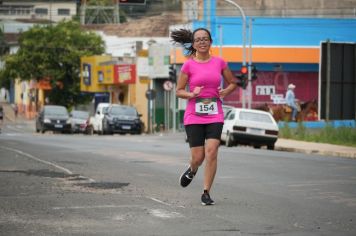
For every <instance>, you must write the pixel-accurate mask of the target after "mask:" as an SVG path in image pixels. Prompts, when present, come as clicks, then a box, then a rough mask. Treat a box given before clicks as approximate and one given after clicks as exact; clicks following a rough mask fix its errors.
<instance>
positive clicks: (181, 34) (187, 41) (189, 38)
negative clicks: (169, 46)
mask: <svg viewBox="0 0 356 236" xmlns="http://www.w3.org/2000/svg"><path fill="white" fill-rule="evenodd" d="M199 30H204V31H205V32H207V33H208V35H209V38H210V42H213V40H212V38H211V34H210V32H209V30H207V29H205V28H198V29H195V30H194V31H193V32H192V31H190V30H189V29H179V30H173V31H172V33H171V38H172V41H173V42H174V43H176V44H180V45H181V46H183V48H184V52H183V54H184V55H185V56H191V55H193V54H195V52H196V50H195V49H194V48H193V40H194V34H195V32H197V31H199Z"/></svg>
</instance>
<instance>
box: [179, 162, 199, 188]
mask: <svg viewBox="0 0 356 236" xmlns="http://www.w3.org/2000/svg"><path fill="white" fill-rule="evenodd" d="M195 174H196V172H195V173H194V172H192V170H191V169H190V166H189V167H188V169H187V170H186V171H185V172H184V173H183V174H182V175H181V176H180V185H181V186H182V187H183V188H185V187H187V186H188V185H189V184H190V182H192V180H193V178H194V176H195Z"/></svg>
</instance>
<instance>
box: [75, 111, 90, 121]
mask: <svg viewBox="0 0 356 236" xmlns="http://www.w3.org/2000/svg"><path fill="white" fill-rule="evenodd" d="M72 116H73V117H74V118H79V119H88V117H89V113H88V112H87V111H72Z"/></svg>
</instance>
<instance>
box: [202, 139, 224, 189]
mask: <svg viewBox="0 0 356 236" xmlns="http://www.w3.org/2000/svg"><path fill="white" fill-rule="evenodd" d="M219 145H220V140H218V139H208V140H207V141H206V143H205V162H206V163H205V171H204V190H208V192H209V191H210V188H211V186H212V184H213V181H214V178H215V174H216V169H217V162H218V161H217V157H218V149H219Z"/></svg>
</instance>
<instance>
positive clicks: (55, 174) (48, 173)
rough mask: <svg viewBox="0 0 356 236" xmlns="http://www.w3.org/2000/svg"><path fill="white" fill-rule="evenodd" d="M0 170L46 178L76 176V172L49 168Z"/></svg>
mask: <svg viewBox="0 0 356 236" xmlns="http://www.w3.org/2000/svg"><path fill="white" fill-rule="evenodd" d="M0 172H10V173H21V174H25V175H34V176H39V177H48V178H69V177H76V176H78V174H66V173H63V172H56V171H51V170H46V169H42V170H0Z"/></svg>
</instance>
